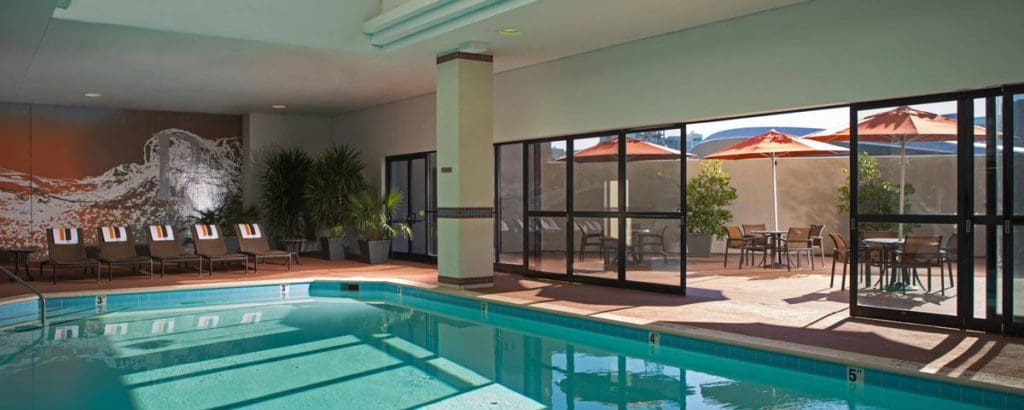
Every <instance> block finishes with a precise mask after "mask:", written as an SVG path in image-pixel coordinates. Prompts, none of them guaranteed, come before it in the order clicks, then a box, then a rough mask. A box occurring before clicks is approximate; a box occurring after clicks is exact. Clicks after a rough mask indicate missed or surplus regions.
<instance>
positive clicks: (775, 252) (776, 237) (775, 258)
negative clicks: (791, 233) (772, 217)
mask: <svg viewBox="0 0 1024 410" xmlns="http://www.w3.org/2000/svg"><path fill="white" fill-rule="evenodd" d="M748 233H751V234H755V235H764V236H766V237H768V240H769V242H770V243H771V248H772V257H771V263H768V262H767V261H766V262H765V265H764V268H765V269H782V268H788V267H789V265H788V264H785V263H782V254H781V253H779V242H780V241H781V240H782V235H785V234H786V231H767V230H766V231H750V232H748Z"/></svg>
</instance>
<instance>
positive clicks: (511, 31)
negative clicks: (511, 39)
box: [498, 27, 522, 36]
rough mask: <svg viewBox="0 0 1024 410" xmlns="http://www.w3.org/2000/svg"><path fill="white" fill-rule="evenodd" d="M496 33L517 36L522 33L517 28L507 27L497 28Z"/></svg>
mask: <svg viewBox="0 0 1024 410" xmlns="http://www.w3.org/2000/svg"><path fill="white" fill-rule="evenodd" d="M498 34H501V35H503V36H518V35H519V34H522V33H521V32H520V31H519V29H517V28H512V27H508V28H503V29H501V30H498Z"/></svg>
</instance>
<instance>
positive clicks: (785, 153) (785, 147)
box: [704, 130, 849, 230]
mask: <svg viewBox="0 0 1024 410" xmlns="http://www.w3.org/2000/svg"><path fill="white" fill-rule="evenodd" d="M845 151H849V150H847V149H846V148H843V147H840V146H836V145H832V144H826V143H824V142H819V141H811V140H806V139H802V138H797V137H794V136H792V135H789V134H783V133H781V132H778V131H775V130H771V131H768V132H766V133H764V134H761V135H757V136H754V137H751V138H749V139H747V140H745V141H743V142H740V143H738V144H735V145H733V146H730V147H727V148H725V149H723V150H721V151H718V152H715V153H713V154H710V155H705V156H704V159H750V158H770V159H771V160H772V161H771V162H772V211H773V215H774V221H775V230H779V192H778V184H777V181H776V176H775V168H776V167H777V166H778V164H777V162H778V159H779V158H784V157H804V156H811V155H824V154H837V153H840V152H845Z"/></svg>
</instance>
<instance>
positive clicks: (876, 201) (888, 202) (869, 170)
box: [836, 152, 917, 234]
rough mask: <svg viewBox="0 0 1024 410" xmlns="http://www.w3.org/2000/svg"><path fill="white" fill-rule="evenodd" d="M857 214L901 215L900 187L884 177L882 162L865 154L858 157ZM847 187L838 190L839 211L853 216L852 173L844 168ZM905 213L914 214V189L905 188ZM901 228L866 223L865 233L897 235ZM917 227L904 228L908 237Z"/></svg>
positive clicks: (891, 224)
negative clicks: (851, 201) (912, 208)
mask: <svg viewBox="0 0 1024 410" xmlns="http://www.w3.org/2000/svg"><path fill="white" fill-rule="evenodd" d="M857 169H858V170H857V180H858V181H857V212H858V213H859V214H862V215H896V214H899V213H900V212H899V203H900V186H899V184H898V183H896V182H895V181H893V180H892V178H885V177H883V176H882V171H881V170H879V169H878V159H876V158H875V157H872V156H870V155H868V153H866V152H861V153H860V154H859V155H857ZM843 174H845V175H846V185H843V186H841V187H839V188H838V190H839V202H838V203H836V207H837V208H839V213H841V214H843V215H850V170H849V169H846V168H844V169H843ZM903 193H904V198H903V213H907V212H909V211H910V196H911V195H913V194H914V186H913V185H911V184H906V185H904V188H903ZM896 227H897V224H894V223H862V224H860V229H861V230H867V231H893V230H896V229H897V228H896ZM915 227H917V225H914V224H904V225H903V233H904V234H907V233H910V232H911V231H913V229H914V228H915Z"/></svg>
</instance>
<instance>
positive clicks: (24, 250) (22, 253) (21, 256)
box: [3, 247, 38, 281]
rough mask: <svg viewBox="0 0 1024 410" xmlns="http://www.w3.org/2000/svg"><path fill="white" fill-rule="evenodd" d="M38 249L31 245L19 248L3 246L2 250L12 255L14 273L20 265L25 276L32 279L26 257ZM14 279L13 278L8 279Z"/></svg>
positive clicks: (18, 269) (16, 272)
mask: <svg viewBox="0 0 1024 410" xmlns="http://www.w3.org/2000/svg"><path fill="white" fill-rule="evenodd" d="M37 250H38V249H36V248H33V247H20V248H3V251H4V252H8V253H10V254H13V255H14V274H15V275H17V274H18V272H19V271H20V270H21V268H22V267H24V268H25V276H28V280H34V279H33V278H32V270H31V269H29V268H28V257H29V255H31V254H32V253H33V252H35V251H37ZM10 280H12V281H13V280H14V279H10Z"/></svg>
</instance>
